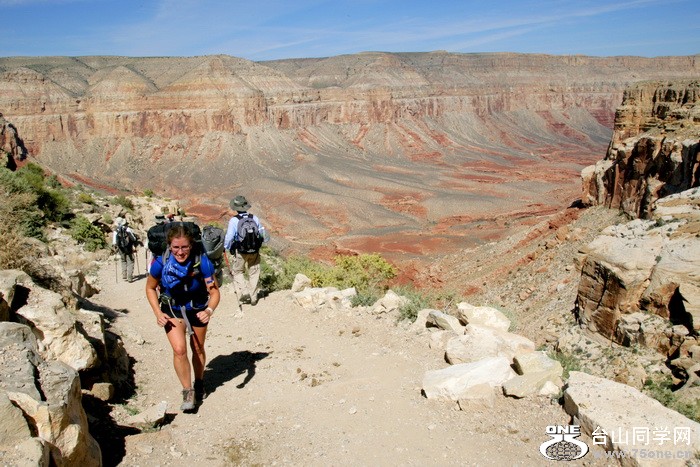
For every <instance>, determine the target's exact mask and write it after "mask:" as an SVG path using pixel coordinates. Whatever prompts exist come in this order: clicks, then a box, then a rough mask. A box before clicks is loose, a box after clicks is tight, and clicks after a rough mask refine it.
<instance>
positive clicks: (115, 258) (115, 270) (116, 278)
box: [114, 255, 119, 284]
mask: <svg viewBox="0 0 700 467" xmlns="http://www.w3.org/2000/svg"><path fill="white" fill-rule="evenodd" d="M117 269H118V266H117V255H114V282H115V283H116V284H118V283H119V271H118V270H117Z"/></svg>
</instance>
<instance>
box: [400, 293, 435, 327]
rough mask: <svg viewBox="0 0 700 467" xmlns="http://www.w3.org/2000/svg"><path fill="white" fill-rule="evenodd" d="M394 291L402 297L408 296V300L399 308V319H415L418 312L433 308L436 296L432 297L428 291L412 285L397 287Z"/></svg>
mask: <svg viewBox="0 0 700 467" xmlns="http://www.w3.org/2000/svg"><path fill="white" fill-rule="evenodd" d="M393 290H394V292H396V293H397V294H398V295H401V296H402V297H406V298H407V299H408V302H406V303H405V304H404V305H402V306H401V308H399V321H404V320H408V321H411V322H413V321H415V320H416V318H417V317H418V312H419V311H420V310H423V309H425V308H433V305H434V303H435V298H434V297H430V295H429V294H428V293H427V292H422V291H420V290H417V289H415V288H414V287H410V286H400V287H395V288H394V289H393Z"/></svg>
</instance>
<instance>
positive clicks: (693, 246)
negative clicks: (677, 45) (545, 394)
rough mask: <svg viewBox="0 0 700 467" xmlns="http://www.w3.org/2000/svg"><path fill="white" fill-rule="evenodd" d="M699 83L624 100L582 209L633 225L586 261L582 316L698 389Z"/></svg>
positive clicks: (590, 175)
mask: <svg viewBox="0 0 700 467" xmlns="http://www.w3.org/2000/svg"><path fill="white" fill-rule="evenodd" d="M699 91H700V82H699V81H697V80H691V81H675V82H654V83H644V84H640V85H637V86H634V87H632V88H631V89H630V90H628V91H626V92H625V97H624V101H623V105H622V106H621V107H620V109H619V110H618V112H617V114H616V119H615V132H614V135H613V138H612V141H611V144H610V148H609V149H608V152H607V155H606V157H605V159H603V160H601V161H599V162H598V163H596V164H595V165H594V166H590V167H587V168H586V169H584V170H583V172H582V178H583V200H584V201H585V202H587V203H588V204H599V205H606V206H609V207H612V208H617V209H620V210H621V211H623V212H625V213H626V214H627V215H628V216H629V217H631V218H634V219H633V220H631V221H630V222H628V223H627V224H621V225H615V226H611V227H608V228H607V229H605V230H604V231H603V232H602V234H601V235H600V236H599V237H597V238H596V239H594V240H593V241H592V242H591V243H590V244H588V245H587V246H586V247H585V248H584V249H583V250H582V251H581V258H580V261H581V278H580V282H579V287H578V295H577V298H576V308H575V311H576V316H577V318H578V320H579V322H580V324H581V325H582V326H583V327H584V328H585V329H586V330H588V331H590V332H592V333H595V334H600V335H602V336H604V337H605V338H607V339H609V340H611V341H614V342H616V343H618V344H622V345H627V346H632V345H637V344H639V345H644V346H647V347H649V348H652V349H655V350H658V351H659V352H661V353H662V354H663V355H664V356H665V357H666V359H667V363H668V366H669V367H670V368H671V369H672V370H673V374H674V376H675V377H676V378H678V380H677V381H674V382H675V383H679V382H683V383H685V387H684V390H685V389H688V390H692V391H693V392H692V396H693V398H695V399H697V390H696V389H694V388H695V386H696V384H695V381H697V378H698V371H699V368H700V366H699V365H698V361H699V358H700V357H699V355H698V353H697V352H696V351H695V349H697V346H698V344H699V340H698V331H699V330H700V277H699V276H698V270H700V233H699V232H700V215H699V214H698V213H699V212H700V210H699V208H700V155H699V154H698V147H699V146H700V92H699Z"/></svg>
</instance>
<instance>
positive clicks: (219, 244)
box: [202, 225, 226, 285]
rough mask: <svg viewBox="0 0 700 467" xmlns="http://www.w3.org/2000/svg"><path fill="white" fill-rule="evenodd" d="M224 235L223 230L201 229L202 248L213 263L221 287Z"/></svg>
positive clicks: (210, 226)
mask: <svg viewBox="0 0 700 467" xmlns="http://www.w3.org/2000/svg"><path fill="white" fill-rule="evenodd" d="M225 237H226V234H225V233H224V231H223V229H221V228H219V227H216V226H213V225H205V226H204V228H203V229H202V248H203V249H204V252H205V253H206V254H207V257H208V258H209V259H210V260H211V262H212V263H214V267H215V268H216V280H217V282H218V283H219V285H221V283H222V280H223V269H224V268H223V265H224V259H225V258H224V238H225Z"/></svg>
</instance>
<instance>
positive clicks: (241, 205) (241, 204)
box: [231, 195, 250, 211]
mask: <svg viewBox="0 0 700 467" xmlns="http://www.w3.org/2000/svg"><path fill="white" fill-rule="evenodd" d="M249 207H250V203H249V202H248V200H247V199H245V196H242V195H238V196H236V197H235V198H233V199H232V200H231V208H232V209H235V210H236V211H245V210H246V209H248V208H249Z"/></svg>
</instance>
